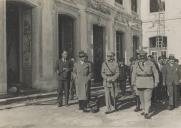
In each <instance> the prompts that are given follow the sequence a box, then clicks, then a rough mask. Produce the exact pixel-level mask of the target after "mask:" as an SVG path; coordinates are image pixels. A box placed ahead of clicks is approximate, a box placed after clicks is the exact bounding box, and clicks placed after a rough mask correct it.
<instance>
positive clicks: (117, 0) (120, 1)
mask: <svg viewBox="0 0 181 128" xmlns="http://www.w3.org/2000/svg"><path fill="white" fill-rule="evenodd" d="M115 1H116V2H117V3H119V4H121V5H123V0H115Z"/></svg>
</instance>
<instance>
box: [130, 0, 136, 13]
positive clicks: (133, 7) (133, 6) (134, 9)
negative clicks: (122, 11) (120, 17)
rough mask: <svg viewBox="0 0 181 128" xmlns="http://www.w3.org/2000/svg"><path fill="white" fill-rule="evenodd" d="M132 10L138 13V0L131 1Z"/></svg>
mask: <svg viewBox="0 0 181 128" xmlns="http://www.w3.org/2000/svg"><path fill="white" fill-rule="evenodd" d="M131 10H132V11H134V12H137V0H131Z"/></svg>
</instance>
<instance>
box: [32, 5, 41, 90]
mask: <svg viewBox="0 0 181 128" xmlns="http://www.w3.org/2000/svg"><path fill="white" fill-rule="evenodd" d="M32 34H33V37H32V42H33V45H32V51H33V52H32V58H33V61H32V63H33V64H32V83H33V87H35V88H36V87H37V86H38V82H39V79H40V76H41V75H40V71H41V69H40V65H41V56H40V55H41V39H40V37H41V35H40V34H41V5H39V6H38V7H35V8H33V9H32Z"/></svg>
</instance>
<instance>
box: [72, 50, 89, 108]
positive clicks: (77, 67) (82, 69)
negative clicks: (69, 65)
mask: <svg viewBox="0 0 181 128" xmlns="http://www.w3.org/2000/svg"><path fill="white" fill-rule="evenodd" d="M79 59H80V60H79V61H78V62H76V63H75V64H74V68H73V74H74V79H75V85H76V94H77V97H78V101H79V110H83V112H89V110H88V108H87V104H88V98H89V92H90V90H89V89H90V87H89V86H90V82H91V78H92V68H91V64H90V63H88V62H87V61H86V54H85V52H84V51H80V52H79Z"/></svg>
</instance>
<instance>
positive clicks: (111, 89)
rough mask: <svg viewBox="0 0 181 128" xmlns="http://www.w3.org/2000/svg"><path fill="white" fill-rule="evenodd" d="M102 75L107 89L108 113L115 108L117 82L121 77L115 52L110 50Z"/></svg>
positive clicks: (103, 65)
mask: <svg viewBox="0 0 181 128" xmlns="http://www.w3.org/2000/svg"><path fill="white" fill-rule="evenodd" d="M101 75H102V78H103V85H104V90H105V100H106V106H107V111H106V112H105V113H106V114H109V113H110V112H112V111H114V110H115V107H116V104H115V98H116V94H115V86H116V85H115V84H116V80H117V79H118V77H119V67H118V63H117V62H116V61H115V59H114V53H113V52H110V51H108V52H107V58H106V61H105V62H103V64H102V69H101Z"/></svg>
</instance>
